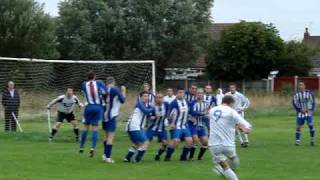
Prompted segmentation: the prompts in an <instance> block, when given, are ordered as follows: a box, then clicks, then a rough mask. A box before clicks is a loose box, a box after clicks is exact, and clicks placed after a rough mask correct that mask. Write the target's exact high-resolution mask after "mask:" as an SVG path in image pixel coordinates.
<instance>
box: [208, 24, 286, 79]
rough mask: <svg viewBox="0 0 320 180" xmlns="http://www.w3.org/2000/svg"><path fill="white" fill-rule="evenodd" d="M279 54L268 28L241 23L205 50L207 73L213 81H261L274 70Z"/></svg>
mask: <svg viewBox="0 0 320 180" xmlns="http://www.w3.org/2000/svg"><path fill="white" fill-rule="evenodd" d="M283 50H284V43H283V40H282V39H281V38H280V36H279V34H278V31H277V30H276V28H275V27H274V26H273V25H272V24H263V23H261V22H245V21H242V22H240V23H238V24H235V25H234V26H233V27H231V28H230V29H228V30H226V31H225V32H224V33H223V34H222V37H221V39H220V40H219V41H218V42H213V44H212V45H211V46H210V47H209V50H208V56H207V65H208V66H207V72H208V73H209V75H210V77H211V78H213V79H223V80H244V79H245V80H256V79H262V78H265V77H267V76H268V74H269V72H270V71H271V70H273V69H274V68H275V67H276V66H277V64H278V62H279V57H280V56H281V55H282V53H283Z"/></svg>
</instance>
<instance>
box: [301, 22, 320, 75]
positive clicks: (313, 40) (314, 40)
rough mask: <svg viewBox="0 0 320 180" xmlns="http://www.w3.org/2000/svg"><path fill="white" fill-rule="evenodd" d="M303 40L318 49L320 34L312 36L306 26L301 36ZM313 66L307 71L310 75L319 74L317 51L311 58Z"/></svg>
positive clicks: (318, 55)
mask: <svg viewBox="0 0 320 180" xmlns="http://www.w3.org/2000/svg"><path fill="white" fill-rule="evenodd" d="M303 42H305V43H307V44H308V45H309V46H310V47H311V48H315V49H320V36H312V35H310V33H309V30H308V28H306V30H305V32H304V36H303ZM311 60H312V63H313V68H312V69H311V71H310V72H309V74H310V75H316V76H320V53H317V54H316V55H314V56H313V57H312V58H311Z"/></svg>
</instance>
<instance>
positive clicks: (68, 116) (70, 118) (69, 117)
mask: <svg viewBox="0 0 320 180" xmlns="http://www.w3.org/2000/svg"><path fill="white" fill-rule="evenodd" d="M65 119H66V120H67V121H68V122H71V121H73V120H75V117H74V114H73V112H71V113H68V114H67V113H63V112H59V111H58V115H57V122H63V120H65Z"/></svg>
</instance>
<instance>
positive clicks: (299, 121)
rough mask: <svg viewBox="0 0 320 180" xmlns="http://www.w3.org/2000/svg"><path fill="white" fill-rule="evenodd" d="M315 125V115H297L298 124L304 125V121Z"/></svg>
mask: <svg viewBox="0 0 320 180" xmlns="http://www.w3.org/2000/svg"><path fill="white" fill-rule="evenodd" d="M305 122H307V124H310V125H313V116H305V117H297V125H298V126H302V125H304V123H305Z"/></svg>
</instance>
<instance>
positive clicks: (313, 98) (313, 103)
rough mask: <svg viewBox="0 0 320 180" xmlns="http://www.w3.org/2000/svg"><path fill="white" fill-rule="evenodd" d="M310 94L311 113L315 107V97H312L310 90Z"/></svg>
mask: <svg viewBox="0 0 320 180" xmlns="http://www.w3.org/2000/svg"><path fill="white" fill-rule="evenodd" d="M310 96H311V104H312V105H311V111H312V113H313V112H314V110H315V109H316V98H315V97H314V94H313V93H312V92H310Z"/></svg>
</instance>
